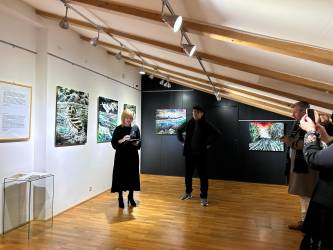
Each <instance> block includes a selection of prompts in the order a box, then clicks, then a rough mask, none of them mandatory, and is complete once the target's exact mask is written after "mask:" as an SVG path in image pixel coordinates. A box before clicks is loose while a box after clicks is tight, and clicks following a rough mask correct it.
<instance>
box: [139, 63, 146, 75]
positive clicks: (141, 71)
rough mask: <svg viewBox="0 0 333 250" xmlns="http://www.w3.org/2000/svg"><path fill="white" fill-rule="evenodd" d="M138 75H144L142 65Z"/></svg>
mask: <svg viewBox="0 0 333 250" xmlns="http://www.w3.org/2000/svg"><path fill="white" fill-rule="evenodd" d="M139 74H140V75H144V74H146V72H145V69H144V67H143V64H142V66H141V68H140V71H139Z"/></svg>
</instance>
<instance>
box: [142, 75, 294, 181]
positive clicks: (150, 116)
mask: <svg viewBox="0 0 333 250" xmlns="http://www.w3.org/2000/svg"><path fill="white" fill-rule="evenodd" d="M159 81H160V79H156V78H155V79H153V80H151V79H150V78H149V77H147V76H144V77H143V78H142V111H141V114H142V149H141V172H142V173H146V174H157V175H172V176H183V175H184V157H183V156H182V145H181V143H180V142H178V140H177V137H176V136H175V135H158V134H156V125H155V112H156V109H173V108H175V109H181V108H185V109H186V116H187V120H189V119H190V118H191V115H192V107H193V106H194V105H197V104H199V105H201V106H202V107H203V108H204V109H205V112H206V119H207V120H208V121H209V122H210V123H212V124H213V125H214V126H215V127H216V128H218V129H219V130H220V131H221V136H220V138H219V140H218V142H217V144H216V145H215V147H214V148H212V149H211V150H210V151H209V154H208V162H207V166H208V172H209V176H210V178H212V179H227V180H236V181H248V182H261V183H271V184H284V183H285V182H286V178H285V176H284V168H285V158H286V153H285V152H262V151H249V140H250V136H249V121H252V120H260V121H281V122H283V123H284V124H285V131H286V132H288V131H290V129H291V127H292V124H293V122H292V121H291V119H290V118H289V117H285V116H281V115H278V114H274V113H271V112H267V111H264V110H261V109H257V108H254V107H251V106H248V105H244V104H241V103H237V102H234V101H230V100H226V99H222V101H220V102H217V101H216V98H215V96H213V95H209V94H206V93H202V92H199V91H196V90H192V89H188V88H185V87H182V86H179V85H175V84H173V86H172V88H171V89H167V88H165V87H163V86H161V85H160V84H159Z"/></svg>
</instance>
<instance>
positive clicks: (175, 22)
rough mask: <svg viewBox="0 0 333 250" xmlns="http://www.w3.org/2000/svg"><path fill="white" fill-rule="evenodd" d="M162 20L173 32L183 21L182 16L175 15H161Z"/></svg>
mask: <svg viewBox="0 0 333 250" xmlns="http://www.w3.org/2000/svg"><path fill="white" fill-rule="evenodd" d="M162 20H163V22H165V23H166V24H167V25H168V26H169V27H170V28H171V29H172V30H173V32H178V31H179V30H180V28H181V27H182V23H183V18H182V16H177V15H171V16H170V15H163V16H162Z"/></svg>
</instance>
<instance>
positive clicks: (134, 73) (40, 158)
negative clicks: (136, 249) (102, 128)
mask: <svg viewBox="0 0 333 250" xmlns="http://www.w3.org/2000/svg"><path fill="white" fill-rule="evenodd" d="M14 4H15V8H16V9H17V5H19V6H21V7H22V8H20V11H21V12H20V15H21V16H19V17H18V15H17V13H16V15H13V13H11V11H8V10H10V8H11V6H10V5H11V2H8V1H6V8H1V3H0V13H1V15H0V39H1V40H4V41H6V42H10V43H13V44H17V45H20V46H22V47H26V48H28V49H32V50H34V51H38V52H39V54H38V55H35V54H33V53H30V52H26V51H24V50H21V49H17V48H12V47H11V46H9V45H5V44H3V43H0V55H1V57H0V80H6V81H17V82H20V83H26V84H29V85H32V87H33V103H32V135H31V136H32V137H31V139H30V140H29V141H25V142H12V143H0V158H1V167H0V178H1V180H3V178H4V177H5V176H10V175H13V174H15V173H18V172H30V171H46V172H51V173H53V174H55V200H54V213H55V214H57V213H60V212H62V211H64V210H65V209H68V208H70V207H72V206H74V205H76V204H78V203H80V202H83V201H85V200H87V199H89V198H90V197H92V196H94V195H96V194H99V193H101V192H103V191H105V190H107V189H108V188H109V187H110V185H111V180H112V169H113V159H114V150H113V149H112V147H111V145H110V143H101V144H97V141H96V135H97V98H98V96H103V97H107V98H111V99H114V100H117V101H118V102H119V113H121V111H122V109H123V105H124V103H128V104H134V105H136V107H137V118H136V122H137V124H138V125H139V126H140V124H141V113H140V111H141V92H140V76H139V74H138V70H137V69H135V68H133V67H131V66H128V65H125V64H124V63H123V62H122V61H118V60H116V59H114V58H113V57H112V56H110V55H108V54H107V53H106V51H105V50H103V49H102V48H99V47H96V48H95V47H92V46H90V45H89V44H88V43H86V42H83V41H82V40H81V39H80V38H79V36H78V35H77V34H76V33H74V32H73V31H71V30H62V29H60V28H59V26H58V25H57V23H53V22H50V21H47V20H41V22H40V23H39V25H38V27H36V26H33V23H34V22H26V20H27V19H31V20H33V21H35V20H36V18H38V17H36V16H34V14H33V11H32V9H31V8H29V6H26V5H24V4H23V3H21V2H20V1H16V0H14V1H13V7H14ZM23 5H24V6H23ZM1 10H2V12H3V13H2V12H1ZM41 26H44V28H41ZM46 52H49V53H51V54H54V55H56V56H58V57H61V58H64V59H66V60H68V61H70V62H73V63H74V64H77V65H81V66H84V67H86V68H89V69H91V70H94V71H96V72H99V73H101V74H103V75H106V76H108V78H107V77H104V76H102V75H99V74H96V73H93V72H91V71H88V70H86V69H83V68H81V67H78V66H76V65H72V64H71V63H68V62H67V61H64V60H61V59H58V58H55V57H54V56H52V55H50V54H49V55H47V53H46ZM43 79H45V85H43V82H44V80H43ZM118 81H120V82H122V83H123V84H121V83H119V82H118ZM56 86H63V87H68V88H73V89H75V90H80V91H84V92H88V93H89V111H88V138H87V143H86V144H85V145H80V146H67V147H55V146H54V144H55V143H54V136H55V116H56V114H55V111H56ZM135 86H138V89H135V88H133V87H135ZM45 97H46V98H45ZM41 112H42V114H41ZM34 130H37V131H34ZM18 154H19V155H20V157H17V156H18ZM90 187H92V191H89V188H90ZM1 195H2V193H1ZM1 200H2V197H1ZM1 207H2V206H1ZM13 226H14V225H13Z"/></svg>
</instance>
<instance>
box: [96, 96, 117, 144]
mask: <svg viewBox="0 0 333 250" xmlns="http://www.w3.org/2000/svg"><path fill="white" fill-rule="evenodd" d="M117 122H118V101H115V100H111V99H108V98H105V97H101V96H100V97H98V128H97V142H98V143H101V142H110V141H111V139H112V134H113V131H114V129H115V128H116V127H117Z"/></svg>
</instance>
